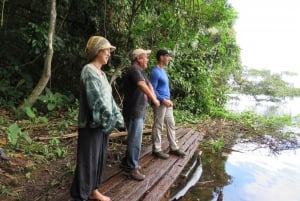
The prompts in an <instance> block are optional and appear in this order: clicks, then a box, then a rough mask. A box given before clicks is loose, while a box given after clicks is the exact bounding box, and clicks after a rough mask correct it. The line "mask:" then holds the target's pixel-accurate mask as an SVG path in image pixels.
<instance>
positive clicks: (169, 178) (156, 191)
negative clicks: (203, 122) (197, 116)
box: [142, 132, 203, 201]
mask: <svg viewBox="0 0 300 201" xmlns="http://www.w3.org/2000/svg"><path fill="white" fill-rule="evenodd" d="M194 134H195V135H196V138H195V139H197V140H195V141H194V143H193V144H191V146H189V147H188V149H187V151H186V153H187V156H186V157H184V158H180V159H178V160H177V161H176V163H175V164H174V165H173V166H172V167H171V169H170V170H169V172H168V173H167V174H166V175H164V177H163V178H162V179H161V180H160V181H159V182H158V183H157V184H156V185H155V186H154V187H153V188H152V189H150V190H149V191H148V192H147V194H146V195H145V197H144V198H143V199H142V200H143V201H158V200H161V199H162V198H163V196H164V195H165V193H166V192H167V191H168V189H169V188H170V187H171V185H172V184H173V183H174V182H175V180H176V179H177V177H178V175H179V174H180V173H181V171H182V170H183V168H184V166H185V165H186V164H187V163H188V161H189V160H190V159H191V158H192V157H193V155H194V152H195V150H196V149H197V147H198V146H199V143H200V140H201V139H202V136H203V135H201V134H200V133H198V132H195V133H194Z"/></svg>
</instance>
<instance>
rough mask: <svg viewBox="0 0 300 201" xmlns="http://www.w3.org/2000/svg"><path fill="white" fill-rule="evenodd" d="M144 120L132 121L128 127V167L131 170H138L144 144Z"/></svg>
mask: <svg viewBox="0 0 300 201" xmlns="http://www.w3.org/2000/svg"><path fill="white" fill-rule="evenodd" d="M143 127H144V119H143V118H137V119H131V120H130V122H129V126H128V136H127V151H126V165H127V166H128V169H129V170H133V169H137V168H138V166H139V163H138V162H139V157H140V151H141V144H142V135H143Z"/></svg>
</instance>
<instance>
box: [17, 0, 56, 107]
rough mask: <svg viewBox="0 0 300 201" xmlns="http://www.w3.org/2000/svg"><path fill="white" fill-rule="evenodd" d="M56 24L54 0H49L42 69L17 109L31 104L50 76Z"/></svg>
mask: <svg viewBox="0 0 300 201" xmlns="http://www.w3.org/2000/svg"><path fill="white" fill-rule="evenodd" d="M55 24H56V0H51V10H50V21H49V30H48V49H47V53H46V58H45V62H44V70H43V73H42V75H41V78H40V80H39V82H38V84H37V85H36V86H35V88H34V89H33V91H32V92H31V94H30V95H29V97H28V98H27V99H26V101H25V102H23V103H22V104H21V105H20V106H19V107H18V109H21V108H23V107H24V106H26V105H27V104H29V105H33V104H34V103H35V101H36V100H37V98H38V97H39V95H40V94H41V93H42V92H43V90H44V89H45V87H46V86H47V83H48V81H49V79H50V77H51V62H52V56H53V37H54V31H55Z"/></svg>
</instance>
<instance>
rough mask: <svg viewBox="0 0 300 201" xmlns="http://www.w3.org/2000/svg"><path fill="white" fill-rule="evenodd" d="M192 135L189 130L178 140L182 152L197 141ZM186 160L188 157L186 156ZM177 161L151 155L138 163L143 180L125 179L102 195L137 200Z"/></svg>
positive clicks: (175, 158)
mask: <svg viewBox="0 0 300 201" xmlns="http://www.w3.org/2000/svg"><path fill="white" fill-rule="evenodd" d="M186 131H188V130H186ZM194 133H195V132H194V131H191V130H190V131H189V132H188V133H187V134H185V135H183V136H182V138H181V139H180V140H179V142H180V143H179V144H182V149H183V150H187V151H189V147H190V145H191V144H193V143H194V142H196V141H197V140H196V138H197V136H198V135H196V134H194ZM186 158H189V157H188V156H186ZM178 159H179V158H178V157H176V156H173V155H171V156H170V158H169V159H168V160H162V159H156V158H154V157H153V156H151V155H147V156H145V157H143V158H142V159H141V161H140V162H141V164H142V165H144V168H145V172H146V174H147V176H146V179H145V180H143V181H140V182H137V181H134V180H126V179H125V180H123V181H122V182H118V184H117V185H116V186H114V187H113V188H110V190H109V191H106V192H104V193H105V194H106V195H108V196H110V197H111V198H112V200H114V201H118V200H130V201H134V200H139V199H140V198H142V197H143V196H144V194H145V192H147V191H148V190H149V189H150V188H152V186H154V185H155V184H156V183H157V182H159V180H160V179H161V177H163V176H164V175H165V174H166V173H167V172H168V171H169V170H170V169H171V168H172V167H173V166H174V164H175V163H176V161H177V160H178ZM145 161H147V163H145ZM187 161H188V159H187ZM176 177H177V175H176ZM102 192H103V191H102Z"/></svg>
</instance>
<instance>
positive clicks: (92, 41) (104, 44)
mask: <svg viewBox="0 0 300 201" xmlns="http://www.w3.org/2000/svg"><path fill="white" fill-rule="evenodd" d="M103 49H110V51H111V52H112V51H114V50H115V49H116V47H115V46H113V45H111V44H110V42H109V41H108V40H107V39H106V38H104V37H102V36H91V37H90V38H89V40H88V42H87V44H86V47H85V54H86V57H87V59H88V60H91V59H93V58H94V57H96V56H97V54H98V52H99V50H103Z"/></svg>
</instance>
